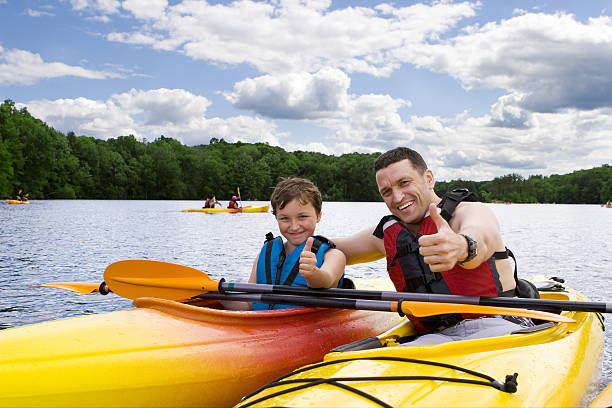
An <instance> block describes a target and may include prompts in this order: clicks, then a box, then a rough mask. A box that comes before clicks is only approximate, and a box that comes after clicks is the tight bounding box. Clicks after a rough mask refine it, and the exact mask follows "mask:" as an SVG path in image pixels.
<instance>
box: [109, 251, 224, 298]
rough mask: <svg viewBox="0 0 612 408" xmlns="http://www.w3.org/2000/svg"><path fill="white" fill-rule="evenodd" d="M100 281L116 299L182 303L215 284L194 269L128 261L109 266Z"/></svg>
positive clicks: (211, 288)
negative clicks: (119, 297)
mask: <svg viewBox="0 0 612 408" xmlns="http://www.w3.org/2000/svg"><path fill="white" fill-rule="evenodd" d="M104 281H105V282H106V284H107V285H108V286H109V287H110V289H111V290H112V291H113V292H115V293H116V294H118V295H119V296H122V297H125V298H128V299H136V298H139V297H156V298H161V299H169V300H184V299H189V298H191V297H193V296H197V295H199V294H201V293H203V292H207V291H209V290H217V286H218V284H217V282H215V281H213V280H211V279H210V278H209V277H208V275H207V274H206V273H204V272H202V271H200V270H198V269H195V268H191V267H189V266H183V265H178V264H174V263H169V262H160V261H151V260H146V259H128V260H124V261H119V262H115V263H112V264H110V265H109V266H108V267H107V268H106V270H105V271H104Z"/></svg>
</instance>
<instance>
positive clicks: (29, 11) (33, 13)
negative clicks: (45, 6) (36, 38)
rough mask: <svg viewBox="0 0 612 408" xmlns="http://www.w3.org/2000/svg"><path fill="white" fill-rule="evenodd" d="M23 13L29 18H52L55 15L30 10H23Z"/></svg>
mask: <svg viewBox="0 0 612 408" xmlns="http://www.w3.org/2000/svg"><path fill="white" fill-rule="evenodd" d="M24 12H25V13H26V14H27V15H28V16H30V17H53V16H55V14H53V13H50V12H48V11H41V10H33V9H31V8H27V9H25V11H24Z"/></svg>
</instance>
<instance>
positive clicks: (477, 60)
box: [398, 13, 612, 120]
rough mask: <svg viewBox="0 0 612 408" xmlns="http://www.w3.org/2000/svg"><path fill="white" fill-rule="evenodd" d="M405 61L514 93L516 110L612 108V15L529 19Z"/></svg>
mask: <svg viewBox="0 0 612 408" xmlns="http://www.w3.org/2000/svg"><path fill="white" fill-rule="evenodd" d="M465 56H469V58H465ZM398 58H400V59H402V60H404V61H411V62H414V63H416V64H418V65H419V66H421V67H427V68H429V69H432V70H435V71H438V72H447V73H449V74H450V75H452V76H453V77H455V78H457V79H459V80H460V81H461V82H462V83H463V84H464V86H465V87H466V88H467V89H471V88H492V89H495V88H501V89H505V90H508V91H509V92H510V95H511V96H509V97H508V99H512V100H513V101H514V106H518V107H520V108H522V109H525V110H528V111H531V112H543V113H544V112H554V111H556V110H558V109H563V108H577V109H583V110H589V109H596V108H599V107H608V106H612V76H610V66H612V18H610V17H607V16H602V17H597V18H590V19H589V20H588V22H587V23H582V22H580V21H577V20H576V19H575V17H574V16H573V15H571V14H565V13H557V14H553V15H551V14H533V13H532V14H524V15H520V16H517V17H514V18H511V19H509V20H504V21H501V22H500V23H495V22H491V23H487V24H485V25H484V26H482V27H480V28H478V27H476V28H471V29H470V30H468V31H467V32H466V33H465V34H463V35H459V36H457V37H455V38H453V39H451V40H448V41H442V42H439V43H437V44H421V45H420V46H418V47H414V48H411V49H405V50H403V51H402V54H401V55H398ZM506 102H508V100H500V102H499V103H500V105H501V104H503V105H506V106H507V103H506ZM506 113H508V112H506ZM517 114H518V112H514V114H512V116H517ZM502 116H504V114H502ZM519 116H520V115H519ZM519 120H520V118H519Z"/></svg>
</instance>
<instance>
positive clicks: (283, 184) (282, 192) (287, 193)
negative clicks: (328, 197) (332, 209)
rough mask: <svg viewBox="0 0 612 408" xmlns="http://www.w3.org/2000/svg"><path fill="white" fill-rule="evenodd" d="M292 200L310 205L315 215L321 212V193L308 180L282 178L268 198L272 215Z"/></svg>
mask: <svg viewBox="0 0 612 408" xmlns="http://www.w3.org/2000/svg"><path fill="white" fill-rule="evenodd" d="M293 199H297V200H298V202H299V203H300V204H302V205H306V204H311V205H312V206H313V207H314V209H315V211H316V213H317V214H319V213H320V212H321V206H322V204H323V198H322V197H321V192H320V191H319V189H318V188H317V186H315V185H314V183H313V182H312V181H310V180H306V179H303V178H298V177H293V178H283V179H281V181H280V182H279V183H278V184H277V185H276V187H274V191H273V192H272V195H271V196H270V203H271V204H272V214H274V215H276V211H277V210H282V209H283V208H285V206H286V205H287V204H288V203H289V202H290V201H291V200H293Z"/></svg>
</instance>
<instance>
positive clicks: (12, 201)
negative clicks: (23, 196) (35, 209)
mask: <svg viewBox="0 0 612 408" xmlns="http://www.w3.org/2000/svg"><path fill="white" fill-rule="evenodd" d="M6 203H7V204H30V202H29V201H19V200H6Z"/></svg>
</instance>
